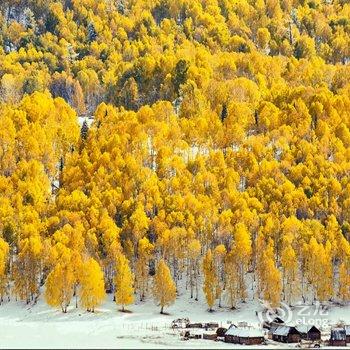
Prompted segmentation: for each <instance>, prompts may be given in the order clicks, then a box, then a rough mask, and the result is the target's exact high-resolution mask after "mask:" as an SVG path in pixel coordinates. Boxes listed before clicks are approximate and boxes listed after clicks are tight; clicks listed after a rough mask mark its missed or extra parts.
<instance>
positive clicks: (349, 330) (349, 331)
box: [344, 325, 350, 343]
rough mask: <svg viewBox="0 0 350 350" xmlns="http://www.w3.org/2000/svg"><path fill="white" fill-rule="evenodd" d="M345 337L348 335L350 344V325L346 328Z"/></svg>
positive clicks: (347, 341) (347, 339)
mask: <svg viewBox="0 0 350 350" xmlns="http://www.w3.org/2000/svg"><path fill="white" fill-rule="evenodd" d="M344 329H345V335H346V343H350V325H346V326H344Z"/></svg>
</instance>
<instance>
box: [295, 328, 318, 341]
mask: <svg viewBox="0 0 350 350" xmlns="http://www.w3.org/2000/svg"><path fill="white" fill-rule="evenodd" d="M295 328H296V329H297V330H298V331H299V333H300V335H301V339H306V340H320V339H321V331H320V330H319V329H318V328H317V327H316V326H313V325H304V324H300V325H297V326H296V327H295Z"/></svg>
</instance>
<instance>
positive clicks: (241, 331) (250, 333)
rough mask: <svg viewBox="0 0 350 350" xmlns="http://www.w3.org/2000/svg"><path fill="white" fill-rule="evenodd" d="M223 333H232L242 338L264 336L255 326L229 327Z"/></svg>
mask: <svg viewBox="0 0 350 350" xmlns="http://www.w3.org/2000/svg"><path fill="white" fill-rule="evenodd" d="M225 335H232V336H234V337H242V338H260V337H264V334H263V332H262V331H261V330H260V329H256V328H234V327H232V328H229V329H228V330H227V331H226V333H225Z"/></svg>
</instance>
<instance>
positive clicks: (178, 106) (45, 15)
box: [0, 0, 350, 312]
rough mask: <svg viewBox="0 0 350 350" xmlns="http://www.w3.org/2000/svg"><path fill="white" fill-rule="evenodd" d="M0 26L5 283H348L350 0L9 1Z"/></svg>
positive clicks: (243, 287)
mask: <svg viewBox="0 0 350 350" xmlns="http://www.w3.org/2000/svg"><path fill="white" fill-rule="evenodd" d="M0 28H1V29H0V300H1V301H6V300H7V298H10V297H16V298H18V299H20V300H23V301H24V302H27V303H30V302H35V301H36V300H37V298H38V296H39V294H40V293H41V292H43V293H44V294H45V298H46V300H47V302H48V303H49V304H50V305H52V306H54V307H61V309H62V311H63V312H67V307H68V305H69V304H70V303H73V301H72V300H73V296H76V297H78V296H79V300H80V301H79V303H80V305H81V306H82V307H84V308H86V309H87V310H89V311H94V309H95V307H97V306H98V305H99V304H100V303H101V302H102V301H103V299H104V298H105V293H114V294H115V300H116V302H117V304H118V305H121V307H122V309H123V310H124V307H125V306H127V305H129V304H132V303H133V301H134V293H136V294H137V297H138V298H139V299H141V300H144V299H145V298H149V297H150V296H151V295H152V294H153V296H154V298H155V300H156V303H157V304H159V305H160V306H161V310H163V307H166V306H169V305H170V304H171V303H172V302H174V300H175V298H176V290H177V289H178V285H179V283H180V281H181V280H182V281H184V280H185V281H186V282H185V284H186V288H188V289H189V290H190V296H191V297H193V298H196V299H197V298H198V289H199V288H203V290H204V293H205V296H206V300H207V303H208V307H209V309H212V308H213V307H215V306H217V305H224V306H227V307H232V308H233V307H240V306H241V305H242V304H241V302H242V301H244V300H246V298H247V295H248V294H247V290H248V288H249V287H250V286H248V283H249V284H250V283H251V284H252V288H253V289H254V296H256V297H260V298H262V299H264V300H266V301H268V302H270V303H271V305H273V306H277V305H278V304H279V303H280V301H281V300H284V301H287V302H288V303H290V304H292V303H294V302H296V301H297V300H300V299H303V301H304V302H308V301H310V302H312V301H313V300H315V299H317V300H319V301H321V302H322V303H323V302H327V301H329V300H331V301H338V302H348V301H349V300H350V289H349V285H350V243H349V240H350V151H349V146H350V81H349V77H350V66H349V63H350V4H349V3H348V1H345V0H333V1H332V0H324V1H323V0H310V1H305V0H177V1H174V0H152V1H150V0H100V1H95V0H45V1H43V0H3V1H1V4H0ZM78 120H84V123H83V124H82V126H81V127H80V126H79V124H78ZM91 120H92V124H91V123H90V122H88V121H91ZM152 281H153V282H154V283H153V288H151V284H152Z"/></svg>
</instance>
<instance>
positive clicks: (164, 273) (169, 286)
mask: <svg viewBox="0 0 350 350" xmlns="http://www.w3.org/2000/svg"><path fill="white" fill-rule="evenodd" d="M153 297H154V299H155V301H156V302H157V303H158V304H159V305H160V313H161V314H163V309H164V307H165V306H170V305H171V304H173V303H174V301H175V299H176V286H175V283H174V281H173V279H172V277H171V274H170V269H169V267H168V265H167V264H166V262H165V261H164V260H163V259H161V260H160V261H159V263H158V265H157V269H156V274H155V276H154V281H153Z"/></svg>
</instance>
